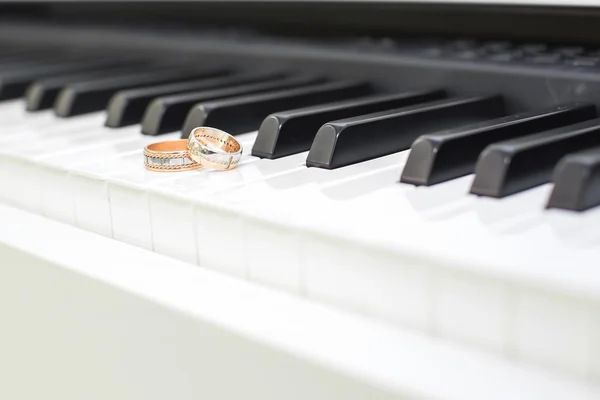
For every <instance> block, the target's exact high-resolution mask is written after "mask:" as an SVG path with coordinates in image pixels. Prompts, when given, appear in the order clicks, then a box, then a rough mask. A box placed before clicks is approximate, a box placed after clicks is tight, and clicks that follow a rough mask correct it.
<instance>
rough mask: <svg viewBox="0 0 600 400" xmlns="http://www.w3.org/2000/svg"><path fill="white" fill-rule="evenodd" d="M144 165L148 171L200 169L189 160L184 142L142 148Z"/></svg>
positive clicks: (154, 144)
mask: <svg viewBox="0 0 600 400" xmlns="http://www.w3.org/2000/svg"><path fill="white" fill-rule="evenodd" d="M144 165H145V166H146V168H147V169H149V170H150V171H157V172H175V171H190V170H193V169H198V168H200V167H201V165H200V164H198V163H197V162H195V161H193V160H191V159H190V152H189V150H188V148H187V141H186V140H170V141H167V142H158V143H153V144H150V145H148V146H146V147H145V148H144Z"/></svg>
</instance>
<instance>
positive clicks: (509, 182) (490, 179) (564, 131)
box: [471, 119, 600, 198]
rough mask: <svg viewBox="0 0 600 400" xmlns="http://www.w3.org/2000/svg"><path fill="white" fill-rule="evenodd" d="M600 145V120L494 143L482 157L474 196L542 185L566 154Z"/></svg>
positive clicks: (498, 193)
mask: <svg viewBox="0 0 600 400" xmlns="http://www.w3.org/2000/svg"><path fill="white" fill-rule="evenodd" d="M598 145H600V119H592V120H589V121H584V122H580V123H578V124H575V125H569V126H566V127H562V128H558V129H552V130H549V131H545V132H541V133H536V134H533V135H529V136H524V137H521V138H518V139H511V140H506V141H502V142H498V143H495V144H492V145H490V146H488V147H487V148H486V149H485V150H484V151H483V153H482V154H481V156H480V157H479V161H478V162H477V166H476V167H475V179H474V180H473V185H472V186H471V193H473V194H477V195H480V196H489V197H498V198H499V197H504V196H508V195H511V194H514V193H518V192H521V191H523V190H526V189H530V188H533V187H535V186H538V185H542V184H544V183H547V182H549V181H550V180H551V178H552V170H553V168H554V166H555V165H556V163H557V162H558V161H559V160H560V159H561V158H562V157H563V156H564V155H566V154H568V153H572V152H576V151H579V150H583V149H586V148H590V147H594V146H598Z"/></svg>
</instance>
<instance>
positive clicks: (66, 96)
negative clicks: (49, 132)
mask: <svg viewBox="0 0 600 400" xmlns="http://www.w3.org/2000/svg"><path fill="white" fill-rule="evenodd" d="M208 71H212V70H208ZM206 73H207V70H203V69H198V70H191V69H189V68H163V69H157V70H155V71H151V72H142V73H133V74H130V75H123V76H118V77H112V78H100V79H92V80H90V81H85V82H77V83H73V84H70V85H68V86H66V87H64V88H63V89H62V90H61V91H60V93H59V95H58V98H57V99H56V103H55V105H54V111H55V113H56V115H57V116H59V117H72V116H75V115H81V114H86V113H90V112H94V111H101V110H103V109H104V108H105V107H106V105H107V104H108V101H109V100H110V98H111V97H112V96H113V94H115V93H116V92H117V91H119V90H124V89H131V88H135V87H141V86H147V85H154V84H161V83H168V82H181V81H185V80H190V79H195V78H199V77H202V76H205V75H206ZM209 73H210V72H209Z"/></svg>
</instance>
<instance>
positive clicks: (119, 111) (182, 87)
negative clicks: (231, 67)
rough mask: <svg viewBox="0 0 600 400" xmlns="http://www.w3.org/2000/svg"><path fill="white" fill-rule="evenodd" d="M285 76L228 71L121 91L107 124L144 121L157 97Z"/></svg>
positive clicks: (109, 106)
mask: <svg viewBox="0 0 600 400" xmlns="http://www.w3.org/2000/svg"><path fill="white" fill-rule="evenodd" d="M282 77H283V75H282V74H276V73H273V74H264V73H263V74H256V73H252V74H240V75H228V76H224V77H217V78H212V79H199V80H194V81H187V82H181V83H173V84H166V85H158V86H149V87H143V88H139V89H131V90H124V91H120V92H118V93H116V94H115V95H114V96H113V97H112V98H111V100H110V102H109V104H108V109H107V111H108V116H107V119H106V126H108V127H111V128H118V127H122V126H127V125H133V124H138V123H140V121H141V120H142V118H143V116H144V111H145V110H146V107H147V106H148V105H149V104H150V102H151V101H152V100H154V99H155V98H156V97H161V96H166V95H178V94H183V93H188V92H192V91H194V92H197V91H200V90H202V91H204V90H208V89H216V88H226V87H232V86H235V85H241V84H246V83H253V82H264V81H267V80H272V79H277V78H282ZM194 104H195V103H194ZM184 115H185V114H184ZM180 126H181V123H179V126H177V129H179V128H180Z"/></svg>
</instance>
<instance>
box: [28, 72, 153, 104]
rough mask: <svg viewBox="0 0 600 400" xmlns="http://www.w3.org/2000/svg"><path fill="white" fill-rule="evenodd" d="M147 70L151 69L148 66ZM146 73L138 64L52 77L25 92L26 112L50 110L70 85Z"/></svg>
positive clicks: (35, 84)
mask: <svg viewBox="0 0 600 400" xmlns="http://www.w3.org/2000/svg"><path fill="white" fill-rule="evenodd" d="M148 68H152V67H151V66H148ZM140 71H147V69H146V66H144V65H142V64H140V63H121V64H114V65H113V64H107V65H105V66H101V65H97V66H95V67H94V68H93V69H90V70H89V71H85V72H78V73H74V74H65V75H59V76H53V77H51V78H45V79H40V80H37V81H34V82H33V83H31V84H30V85H29V86H28V87H27V90H26V91H25V101H26V105H25V107H26V110H27V111H40V110H47V109H50V108H52V106H53V105H54V101H55V100H56V98H57V97H58V94H59V92H60V91H61V90H62V89H63V88H64V87H65V86H68V85H70V84H73V83H76V82H83V81H89V80H93V79H99V78H113V77H117V76H121V75H131V74H133V73H135V72H140Z"/></svg>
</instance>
